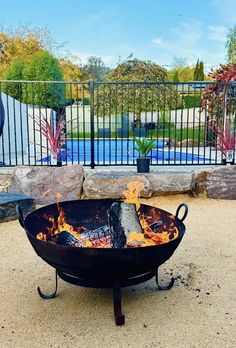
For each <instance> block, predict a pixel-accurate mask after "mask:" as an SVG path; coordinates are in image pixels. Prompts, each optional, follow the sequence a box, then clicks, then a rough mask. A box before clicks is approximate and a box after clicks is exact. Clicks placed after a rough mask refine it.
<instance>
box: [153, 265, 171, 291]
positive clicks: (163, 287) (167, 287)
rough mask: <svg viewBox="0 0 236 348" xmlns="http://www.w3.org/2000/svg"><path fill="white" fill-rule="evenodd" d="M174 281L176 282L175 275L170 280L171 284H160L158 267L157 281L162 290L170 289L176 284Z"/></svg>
mask: <svg viewBox="0 0 236 348" xmlns="http://www.w3.org/2000/svg"><path fill="white" fill-rule="evenodd" d="M174 282H175V279H174V278H173V277H171V280H170V282H169V284H166V285H160V284H159V281H158V269H157V272H156V283H157V286H158V288H159V289H160V290H170V289H171V288H172V286H173V285H174Z"/></svg>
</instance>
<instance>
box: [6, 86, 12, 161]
mask: <svg viewBox="0 0 236 348" xmlns="http://www.w3.org/2000/svg"><path fill="white" fill-rule="evenodd" d="M6 95H7V100H6V101H7V130H8V151H9V165H10V166H11V165H12V160H11V131H10V112H9V98H8V83H6Z"/></svg>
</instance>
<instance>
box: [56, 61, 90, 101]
mask: <svg viewBox="0 0 236 348" xmlns="http://www.w3.org/2000/svg"><path fill="white" fill-rule="evenodd" d="M59 66H60V69H61V71H62V74H63V79H64V81H67V82H72V81H74V82H85V81H88V80H89V75H88V74H87V73H86V72H85V70H84V69H83V68H81V67H80V66H79V65H77V64H74V63H72V62H71V61H70V60H69V59H66V58H61V59H59ZM88 96H89V94H88V88H87V85H84V84H69V85H67V88H66V97H67V99H71V98H73V99H81V98H85V97H86V98H87V97H88Z"/></svg>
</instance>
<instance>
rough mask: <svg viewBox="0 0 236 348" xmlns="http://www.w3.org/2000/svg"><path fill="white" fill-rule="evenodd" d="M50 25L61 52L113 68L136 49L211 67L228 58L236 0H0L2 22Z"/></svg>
mask: <svg viewBox="0 0 236 348" xmlns="http://www.w3.org/2000/svg"><path fill="white" fill-rule="evenodd" d="M19 23H22V24H28V25H30V26H32V27H46V28H47V29H48V30H49V31H50V33H51V35H52V37H53V38H54V39H55V40H56V41H57V42H59V43H63V44H64V45H63V48H61V49H60V51H58V52H57V54H58V55H61V56H67V57H68V58H71V57H72V59H73V60H74V61H75V62H77V63H79V64H80V63H81V64H84V63H85V62H86V59H87V57H88V56H99V57H101V58H102V59H103V61H104V62H105V64H106V65H107V66H109V67H114V66H116V64H117V63H118V62H119V61H120V60H124V59H126V58H127V57H128V56H129V55H130V54H131V53H132V54H133V56H134V57H136V58H139V59H150V60H152V61H154V62H156V63H157V64H160V65H162V66H164V67H166V68H167V69H169V68H171V65H172V62H173V57H174V56H176V57H183V58H185V59H186V61H187V63H188V64H189V65H193V64H195V63H196V61H197V59H200V60H203V61H204V65H205V68H206V69H207V70H208V71H209V70H210V69H211V68H216V67H217V66H218V65H219V64H220V63H225V62H226V48H225V42H226V34H227V32H228V30H229V28H232V27H233V26H234V25H235V24H236V0H192V1H191V0H145V1H141V0H89V1H86V0H83V1H82V0H40V1H33V0H9V1H6V0H0V25H1V26H2V27H3V28H9V27H12V28H15V27H16V26H17V25H18V24H19Z"/></svg>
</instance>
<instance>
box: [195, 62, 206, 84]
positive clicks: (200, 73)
mask: <svg viewBox="0 0 236 348" xmlns="http://www.w3.org/2000/svg"><path fill="white" fill-rule="evenodd" d="M193 79H194V81H204V64H203V61H202V60H201V61H199V59H198V60H197V63H196V66H195V70H194V74H193Z"/></svg>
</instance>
